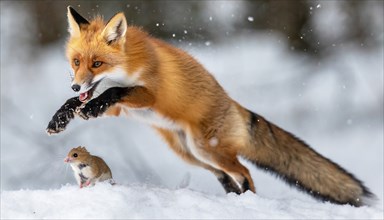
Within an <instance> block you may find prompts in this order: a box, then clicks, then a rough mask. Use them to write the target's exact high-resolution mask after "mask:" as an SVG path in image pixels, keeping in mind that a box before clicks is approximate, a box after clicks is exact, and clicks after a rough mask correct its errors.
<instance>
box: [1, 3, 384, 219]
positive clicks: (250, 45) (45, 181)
mask: <svg viewBox="0 0 384 220" xmlns="http://www.w3.org/2000/svg"><path fill="white" fill-rule="evenodd" d="M1 4H2V6H4V5H3V2H2V3H1ZM8 9H9V10H2V11H1V12H2V13H1V34H2V35H1V47H0V48H1V218H3V219H8V218H12V219H14V218H23V219H24V218H38V219H40V218H48V219H49V218H51V219H56V218H66V219H68V218H77V219H79V218H105V219H108V218H255V219H257V218H259V219H265V218H271V219H272V218H273V219H282V218H291V219H298V218H300V219H330V218H345V219H383V218H384V216H383V215H384V214H383V208H382V207H383V186H384V185H383V173H384V171H383V45H380V47H378V48H377V49H376V50H370V51H365V50H360V49H359V48H355V47H353V46H350V45H348V44H347V43H346V44H344V46H338V47H336V48H335V50H336V52H335V53H333V55H332V56H330V57H328V58H326V59H324V60H323V61H321V62H314V61H313V60H310V59H309V58H307V57H305V56H299V55H297V54H296V55H295V54H292V53H290V52H289V50H288V49H287V46H286V45H285V42H284V40H283V39H281V37H279V36H275V35H263V34H252V35H239V36H238V37H236V38H233V39H228V41H226V42H225V43H222V44H216V43H215V42H210V44H207V45H208V46H196V44H195V43H193V44H192V45H189V42H182V43H181V47H183V48H185V49H186V50H187V51H189V52H190V53H192V54H193V55H194V56H195V57H196V58H197V59H198V60H199V61H200V62H201V63H203V64H204V65H205V66H206V67H207V69H208V70H209V71H210V72H212V74H214V76H215V77H216V78H217V79H218V81H219V82H220V83H221V84H222V85H223V87H224V88H225V89H226V91H228V93H229V94H230V96H231V97H233V98H234V99H235V100H237V101H238V102H239V103H241V104H242V105H244V106H245V107H247V108H249V109H252V110H253V111H255V112H257V113H259V114H261V115H263V116H265V117H266V118H267V119H269V120H271V121H272V122H274V123H276V124H278V125H279V126H281V127H283V128H285V129H286V130H288V131H291V132H292V133H294V134H296V135H297V136H299V137H300V138H302V139H304V140H305V141H306V142H307V143H309V144H310V145H311V146H312V147H313V148H314V149H315V150H316V151H318V152H320V153H321V154H323V155H325V156H326V157H328V158H330V159H331V160H333V161H335V162H336V163H338V164H340V165H341V166H342V167H344V168H345V169H347V170H348V171H350V172H351V173H353V174H354V175H355V176H356V177H358V178H359V179H361V180H362V181H363V182H364V183H365V184H366V186H367V187H368V188H370V189H371V191H372V192H373V193H374V194H375V195H376V196H377V197H378V201H377V202H376V203H375V204H374V205H373V206H372V207H361V208H354V207H350V206H339V205H333V204H328V203H321V202H318V201H315V200H313V199H312V198H310V197H309V196H307V195H305V194H303V193H300V192H298V191H296V190H295V189H292V188H290V187H288V186H286V185H285V184H284V183H282V182H281V181H280V180H278V179H276V178H274V177H273V176H271V175H269V174H267V173H264V172H263V171H260V170H258V169H256V168H255V167H253V166H252V165H251V164H249V163H247V162H246V161H243V162H244V163H245V164H246V165H247V167H248V168H249V169H250V171H251V175H252V177H253V178H254V181H255V184H256V189H257V192H258V194H257V195H254V194H251V193H246V194H244V195H241V196H237V195H232V194H230V195H225V193H224V191H223V189H222V188H221V186H220V184H219V183H218V181H217V180H216V179H215V177H214V176H213V175H212V174H210V173H209V172H208V171H205V170H202V169H200V168H196V167H192V166H190V165H188V164H185V163H184V162H183V161H181V160H180V159H179V158H177V157H176V156H175V155H174V154H173V153H172V152H171V151H170V150H169V149H168V148H167V146H166V144H165V143H164V142H163V141H162V140H161V138H159V137H158V135H157V134H156V133H155V132H154V131H152V130H151V129H150V128H149V127H148V126H146V125H143V124H141V123H139V122H136V121H133V120H131V119H118V118H103V119H97V120H90V121H86V122H85V121H81V120H75V121H73V122H72V123H71V124H70V125H69V126H68V128H67V130H66V131H65V132H63V133H62V134H60V135H57V136H52V137H49V136H47V135H46V133H45V128H46V126H47V123H48V121H49V120H50V118H51V116H52V114H53V113H54V112H55V111H56V110H57V108H58V107H59V106H60V105H61V104H62V103H63V102H64V101H65V100H66V99H68V98H69V97H72V96H74V94H73V92H72V91H71V89H70V86H69V85H70V77H69V65H68V64H67V61H66V60H65V57H64V49H63V44H64V43H63V42H62V43H60V44H55V45H51V47H47V48H44V49H43V48H41V49H38V50H36V49H31V48H30V47H28V45H26V43H25V39H24V38H18V36H19V35H18V33H17V30H19V29H12V28H11V27H21V26H22V24H23V23H24V22H25V21H26V20H27V19H28V16H27V15H24V16H25V17H24V18H23V15H20V18H19V20H10V19H7V18H8V17H9V16H10V14H12V13H15V12H12V10H11V8H8ZM15 22H16V23H15ZM17 22H18V23H17ZM10 30H12V31H10ZM20 30H22V29H20ZM202 45H205V44H202ZM308 73H310V74H312V75H311V77H308ZM78 145H83V146H86V147H87V149H88V150H89V151H90V152H91V153H92V154H94V155H98V156H101V157H103V159H104V160H105V161H106V162H107V163H108V164H109V166H110V167H111V169H112V172H113V176H114V179H115V180H116V181H117V182H118V183H119V184H120V185H117V186H113V187H112V186H109V185H108V184H98V185H96V186H95V187H93V188H89V189H81V190H80V189H78V188H77V186H75V185H74V184H75V180H74V177H73V175H72V170H71V169H70V168H69V167H68V166H66V165H65V164H64V163H63V159H64V157H65V156H66V154H67V152H68V151H69V150H70V149H71V148H73V147H75V146H78Z"/></svg>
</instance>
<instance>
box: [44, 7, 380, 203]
mask: <svg viewBox="0 0 384 220" xmlns="http://www.w3.org/2000/svg"><path fill="white" fill-rule="evenodd" d="M68 23H69V33H70V38H69V39H68V43H67V57H68V60H69V62H70V64H71V66H72V68H73V71H74V78H73V83H72V89H73V90H74V91H75V92H79V94H80V95H79V96H78V97H73V98H71V99H69V100H68V101H67V102H66V103H65V104H64V105H63V106H62V107H61V108H60V109H59V110H58V111H57V112H56V114H55V115H54V116H53V118H52V120H51V121H50V122H49V124H48V128H47V132H48V133H49V134H53V133H59V132H60V131H63V130H64V129H65V128H66V126H67V124H68V123H69V122H70V120H71V119H72V118H74V117H75V116H76V115H77V116H80V117H82V118H84V119H88V118H96V117H99V116H102V115H112V116H119V115H127V116H130V117H134V118H137V119H140V120H142V121H144V122H147V123H149V124H150V125H152V127H153V128H154V129H156V130H157V131H158V133H159V134H160V135H161V136H162V137H163V138H164V139H165V141H166V142H167V143H168V145H169V146H170V148H171V149H172V150H173V151H174V152H175V153H176V154H178V155H179V156H180V157H181V158H182V159H184V160H185V161H187V162H189V163H191V164H194V165H197V166H200V167H203V168H205V169H208V170H210V171H211V172H212V173H213V174H214V175H215V176H216V177H217V179H218V180H219V181H220V183H221V184H222V185H223V187H224V189H225V191H226V192H227V193H230V192H234V193H237V194H240V193H243V192H245V191H247V190H250V191H252V192H256V191H255V186H254V183H253V181H252V178H251V176H250V173H249V171H248V169H247V168H246V167H245V166H243V165H242V164H241V163H240V162H239V160H238V158H237V156H241V157H243V158H245V159H246V160H249V161H251V162H252V163H254V164H255V165H256V166H258V167H261V168H266V170H268V171H271V172H273V173H275V174H277V176H279V177H281V179H283V180H284V181H286V182H287V183H288V184H290V185H292V186H296V187H297V188H299V189H301V190H303V191H306V192H307V193H309V194H310V195H312V196H313V197H315V198H318V199H320V200H322V201H329V202H333V203H336V204H351V205H353V206H361V205H365V204H366V201H367V200H366V199H368V198H372V197H374V195H373V194H372V193H371V192H370V191H369V190H368V189H367V188H366V187H365V186H364V185H363V184H362V182H360V181H359V180H358V179H356V178H355V177H354V176H353V175H352V174H350V173H349V172H347V171H345V170H344V169H343V168H341V167H340V166H339V165H337V164H336V163H334V162H332V161H330V160H329V159H327V158H325V157H323V156H322V155H320V154H319V153H317V152H315V151H314V150H313V149H312V148H310V147H309V146H308V145H307V144H305V143H304V142H303V141H301V140H299V139H298V138H296V137H295V136H294V135H292V134H290V133H289V132H287V131H285V130H283V129H281V128H279V127H278V126H276V125H274V124H272V123H271V122H269V121H267V120H266V119H265V118H263V117H262V116H260V115H257V114H255V113H253V112H251V111H250V110H248V109H246V108H244V107H242V106H241V105H240V104H238V103H237V102H236V101H234V100H233V99H231V98H230V97H229V96H228V95H227V94H226V92H225V91H224V89H223V88H222V87H221V86H220V84H219V83H218V82H217V81H216V80H215V78H214V77H213V76H212V75H211V74H210V73H209V72H208V71H207V70H206V69H205V68H204V67H203V66H202V65H201V64H200V63H198V62H197V61H196V60H195V59H194V58H192V57H191V56H190V55H189V54H187V53H186V52H184V51H182V50H180V49H178V48H176V47H174V46H171V45H170V44H167V43H165V42H164V41H161V40H159V39H156V38H154V37H151V36H150V35H148V34H147V33H146V32H144V31H143V30H141V29H140V28H137V27H132V26H128V25H127V21H126V18H125V16H124V14H123V13H118V14H116V15H115V16H113V17H112V18H111V19H110V20H109V21H108V22H106V23H105V22H104V21H103V19H102V18H100V17H96V18H95V19H93V20H92V21H88V20H87V19H85V18H84V17H82V16H81V15H80V14H78V13H77V12H76V11H75V10H74V9H73V8H71V7H68Z"/></svg>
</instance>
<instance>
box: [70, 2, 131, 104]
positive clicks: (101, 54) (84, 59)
mask: <svg viewBox="0 0 384 220" xmlns="http://www.w3.org/2000/svg"><path fill="white" fill-rule="evenodd" d="M67 16H68V26H69V28H68V31H69V33H70V37H69V40H68V43H67V58H68V60H69V63H70V65H71V67H72V70H73V75H74V77H73V81H72V85H71V87H72V89H73V90H74V91H75V92H79V93H80V95H79V99H80V101H82V102H85V101H87V100H90V99H92V98H94V97H96V96H97V95H99V94H101V93H102V92H104V91H105V90H107V89H108V88H111V87H128V86H134V85H136V84H138V77H137V76H136V75H137V74H135V73H136V72H134V71H133V72H129V66H128V64H127V62H126V60H127V55H126V53H125V51H126V45H125V42H126V33H127V28H128V26H127V21H126V18H125V16H124V14H123V13H118V14H116V15H115V16H113V17H112V18H111V19H110V20H109V21H108V22H107V23H105V22H104V21H103V19H102V18H101V17H100V16H99V17H96V18H95V19H93V20H92V21H88V20H87V19H85V18H84V17H82V16H81V15H80V14H79V13H77V12H76V11H75V10H74V9H73V8H72V7H70V6H68V13H67Z"/></svg>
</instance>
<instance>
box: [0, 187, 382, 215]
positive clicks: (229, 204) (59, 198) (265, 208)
mask: <svg viewBox="0 0 384 220" xmlns="http://www.w3.org/2000/svg"><path fill="white" fill-rule="evenodd" d="M1 198H2V203H1V210H2V212H1V218H4V219H8V218H12V219H15V218H18V219H43V218H44V219H63V218H64V219H92V218H95V219H96V218H97V219H169V218H172V219H185V218H187V219H212V218H214V219H368V218H371V219H379V218H382V210H380V209H375V208H369V207H361V208H355V207H351V206H349V205H344V206H335V205H332V204H329V203H324V204H321V203H317V202H315V201H310V202H308V201H304V200H300V199H296V198H290V199H288V200H278V199H268V198H263V197H260V196H257V195H255V194H253V193H251V192H247V193H245V194H243V195H240V196H239V195H236V194H228V195H212V194H206V193H201V192H197V191H194V190H191V189H176V190H172V189H166V188H159V187H153V186H152V187H150V186H146V185H144V186H143V185H115V186H111V185H110V184H108V183H99V184H96V185H95V187H92V188H83V189H79V188H78V187H76V186H73V185H66V186H63V187H61V188H59V189H54V190H19V191H5V192H2V195H1Z"/></svg>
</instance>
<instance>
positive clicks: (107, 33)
mask: <svg viewBox="0 0 384 220" xmlns="http://www.w3.org/2000/svg"><path fill="white" fill-rule="evenodd" d="M127 28H128V25H127V20H126V18H125V15H124V14H123V13H122V12H120V13H118V14H116V15H115V16H113V17H112V18H111V19H110V20H109V21H108V23H107V24H106V26H105V28H104V30H103V32H102V35H103V36H104V38H105V40H106V41H107V43H108V44H111V43H113V42H116V41H119V40H120V39H123V38H124V36H125V33H126V32H127Z"/></svg>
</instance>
